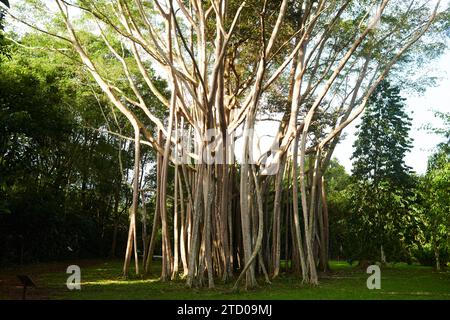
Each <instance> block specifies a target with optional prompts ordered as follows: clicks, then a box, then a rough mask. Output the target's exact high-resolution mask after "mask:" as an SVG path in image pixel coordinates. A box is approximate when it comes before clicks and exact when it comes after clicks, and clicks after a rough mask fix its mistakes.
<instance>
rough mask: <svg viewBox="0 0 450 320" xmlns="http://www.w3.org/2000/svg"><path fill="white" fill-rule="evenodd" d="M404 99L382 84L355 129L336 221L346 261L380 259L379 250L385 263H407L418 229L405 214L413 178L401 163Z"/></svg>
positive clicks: (406, 122) (406, 143)
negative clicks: (348, 180)
mask: <svg viewBox="0 0 450 320" xmlns="http://www.w3.org/2000/svg"><path fill="white" fill-rule="evenodd" d="M403 100H404V99H403V98H402V97H401V96H400V94H399V89H398V88H396V87H393V86H391V85H390V84H389V82H387V81H384V82H382V83H381V84H380V86H379V87H378V88H377V90H376V92H375V93H374V95H373V96H372V97H371V99H370V101H369V105H368V108H367V110H366V112H365V114H364V116H363V118H362V123H361V125H360V126H359V127H358V133H357V134H358V138H357V140H356V141H355V144H354V148H355V150H354V153H353V156H352V159H354V163H353V174H352V182H351V184H350V185H349V186H348V188H347V192H346V193H344V195H345V198H343V200H341V203H345V204H346V210H347V211H344V212H345V213H346V214H345V215H343V217H342V218H341V219H340V220H339V222H337V224H338V225H340V230H341V233H340V235H341V241H342V242H341V245H342V248H343V249H342V250H343V254H344V256H346V257H347V258H348V259H349V260H369V261H381V259H380V258H381V248H383V251H384V254H386V256H387V258H388V259H392V260H397V261H399V260H400V261H402V260H403V261H409V259H410V258H409V257H410V249H411V246H412V244H413V243H414V242H415V234H416V233H417V231H416V230H417V227H418V226H417V221H416V220H415V219H414V217H413V216H412V215H411V211H410V207H411V203H412V202H413V201H414V197H415V193H414V180H413V179H412V177H411V173H410V168H409V167H408V166H406V165H405V163H404V156H405V153H406V152H407V151H408V150H409V149H410V148H411V139H410V138H409V137H408V133H409V129H410V126H411V123H410V121H411V119H410V117H409V116H408V115H407V114H406V113H405V111H404V104H403ZM342 206H343V205H342V204H341V207H342ZM344 210H345V209H344Z"/></svg>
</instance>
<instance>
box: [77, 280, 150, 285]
mask: <svg viewBox="0 0 450 320" xmlns="http://www.w3.org/2000/svg"><path fill="white" fill-rule="evenodd" d="M153 282H158V279H145V280H126V279H123V280H105V279H103V280H97V281H86V282H81V285H82V286H83V285H88V286H89V285H96V286H105V285H112V284H118V285H135V284H146V283H153Z"/></svg>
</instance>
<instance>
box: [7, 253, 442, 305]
mask: <svg viewBox="0 0 450 320" xmlns="http://www.w3.org/2000/svg"><path fill="white" fill-rule="evenodd" d="M69 264H79V265H80V267H81V270H82V275H81V277H82V283H81V290H78V291H77V290H74V291H69V290H68V289H67V288H66V285H65V283H66V279H67V276H68V275H67V274H66V273H65V268H66V267H67V266H68V265H69ZM155 267H156V270H155V271H156V272H157V271H158V268H159V265H156V266H155ZM121 268H122V264H121V262H120V261H106V262H99V261H79V262H78V263H73V262H71V263H66V264H63V263H55V264H38V265H34V266H28V267H24V268H19V269H17V268H16V269H6V270H0V279H2V276H3V277H4V278H5V277H6V278H7V277H8V275H9V277H10V279H11V276H12V275H15V274H20V273H25V274H30V275H32V276H33V279H35V282H36V283H37V285H38V286H39V288H38V289H31V290H30V298H45V299H201V300H207V299H289V300H290V299H371V300H373V299H375V300H376V299H446V300H450V272H449V271H448V270H447V271H444V272H435V271H434V270H433V269H432V268H430V267H423V266H419V265H412V266H408V265H406V264H395V265H391V266H389V267H386V268H383V269H382V271H381V279H382V280H381V288H382V289H381V290H368V289H367V287H366V280H367V277H368V276H369V275H368V274H366V273H365V271H364V270H361V269H360V268H358V267H356V266H350V265H348V264H347V263H346V262H332V263H331V268H332V271H331V272H330V273H328V274H322V275H321V279H320V284H319V286H317V287H310V286H308V285H303V284H302V283H301V281H300V280H299V279H298V278H296V277H294V276H293V275H289V274H282V275H281V276H279V277H278V278H277V279H275V280H274V281H273V282H272V284H270V285H267V284H264V281H262V279H260V281H259V283H260V286H259V288H257V289H255V290H251V291H245V290H241V292H239V293H232V292H231V287H232V284H222V283H220V281H217V283H216V288H215V289H207V288H196V289H187V288H185V282H184V281H183V280H177V281H169V282H160V281H159V279H158V275H157V274H155V275H152V276H149V277H147V278H144V279H142V278H137V277H134V278H131V279H129V280H125V279H123V278H122V277H121ZM0 283H1V282H0ZM17 290H19V293H20V288H16V291H17ZM33 290H36V291H35V292H32V291H33ZM12 291H14V290H12ZM12 291H11V290H9V291H5V290H3V291H2V290H0V299H1V298H11V292H12ZM5 292H6V294H5ZM13 293H14V292H13ZM8 294H9V296H8ZM16 296H17V293H16ZM19 296H20V295H19Z"/></svg>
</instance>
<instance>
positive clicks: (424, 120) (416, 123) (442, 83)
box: [334, 50, 450, 174]
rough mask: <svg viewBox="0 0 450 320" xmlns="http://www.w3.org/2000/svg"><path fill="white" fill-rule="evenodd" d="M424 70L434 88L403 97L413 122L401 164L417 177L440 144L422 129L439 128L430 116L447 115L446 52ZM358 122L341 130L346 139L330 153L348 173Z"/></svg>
mask: <svg viewBox="0 0 450 320" xmlns="http://www.w3.org/2000/svg"><path fill="white" fill-rule="evenodd" d="M427 69H428V70H427V71H428V72H431V73H432V74H430V75H436V76H439V80H438V81H437V86H435V87H430V88H428V89H427V90H426V92H425V93H424V94H423V95H421V96H417V95H411V96H406V95H404V97H405V98H406V101H405V104H406V111H407V113H408V114H409V115H410V117H411V118H412V119H413V120H412V127H411V131H410V137H411V138H413V140H414V141H413V148H412V150H411V151H410V152H409V153H408V154H407V155H406V158H405V162H406V164H407V165H408V166H410V167H412V168H413V170H414V171H415V172H416V173H418V174H423V173H425V171H426V169H427V160H428V157H429V156H430V155H431V154H432V153H433V151H434V150H435V147H436V145H437V144H438V143H440V142H442V141H443V139H442V138H441V137H439V136H437V135H435V134H432V133H429V132H427V130H424V129H423V126H425V125H427V124H431V125H432V126H434V127H441V126H442V122H441V120H440V119H437V118H436V117H435V116H434V111H441V112H450V50H448V51H447V52H446V53H445V54H444V55H442V56H441V57H440V58H439V59H438V60H436V61H434V62H432V63H431V64H430V66H429V67H428V68H427ZM360 119H361V116H360V117H359V118H358V119H357V120H355V121H354V122H353V123H351V124H350V125H349V126H348V127H347V128H346V129H345V130H344V133H345V134H346V138H345V139H344V140H343V141H341V142H340V143H339V145H338V146H337V147H336V150H335V152H334V157H336V158H337V159H338V160H339V162H340V163H341V164H342V165H343V166H344V167H345V169H346V171H347V172H349V173H350V172H351V169H352V162H351V160H350V157H351V155H352V152H353V147H352V146H353V143H354V141H355V138H356V137H355V132H356V129H355V127H356V125H357V124H358V123H360Z"/></svg>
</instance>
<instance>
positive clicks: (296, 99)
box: [9, 0, 445, 288]
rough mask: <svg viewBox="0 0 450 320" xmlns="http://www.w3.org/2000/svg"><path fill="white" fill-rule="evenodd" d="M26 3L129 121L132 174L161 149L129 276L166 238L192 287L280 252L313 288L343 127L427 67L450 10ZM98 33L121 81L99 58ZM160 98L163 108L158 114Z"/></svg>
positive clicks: (222, 1) (169, 1) (248, 276)
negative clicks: (150, 208) (375, 97)
mask: <svg viewBox="0 0 450 320" xmlns="http://www.w3.org/2000/svg"><path fill="white" fill-rule="evenodd" d="M26 5H28V6H32V9H33V10H34V11H32V12H33V17H31V18H30V17H29V16H27V15H24V14H23V11H22V14H20V12H19V13H18V12H16V11H15V10H14V9H11V11H10V12H9V14H10V16H12V17H13V18H15V19H17V20H20V21H21V22H22V23H23V24H25V25H27V26H28V27H32V28H34V29H37V30H40V31H41V32H45V33H46V34H47V35H48V36H49V37H54V38H55V43H56V44H55V48H56V49H55V48H53V49H55V50H56V51H59V52H62V53H63V54H72V58H73V60H74V63H79V64H82V65H83V67H84V68H85V70H86V72H87V73H89V74H90V75H91V77H92V78H93V79H94V80H95V82H96V83H97V85H98V87H99V88H101V91H102V92H103V94H104V95H105V96H106V97H107V99H108V100H109V102H110V104H111V105H112V106H113V107H114V108H115V110H116V111H118V112H120V113H121V114H122V115H123V116H124V117H126V119H127V120H128V122H129V123H130V124H131V126H132V128H133V131H134V136H132V137H127V139H129V140H130V141H133V143H134V150H135V167H134V174H135V177H138V176H139V172H140V170H142V168H141V161H140V159H141V155H140V146H141V145H143V144H145V145H148V146H150V147H151V148H152V150H153V152H154V153H155V154H156V157H155V158H156V163H155V164H154V165H155V166H156V168H157V169H156V170H157V184H156V190H154V194H155V195H156V209H155V213H154V219H153V221H150V222H149V226H151V228H150V229H151V230H152V232H151V235H150V236H149V237H148V241H145V242H144V243H145V245H143V244H141V242H140V241H138V230H137V228H136V224H137V222H136V220H137V209H138V207H139V206H140V203H142V202H143V201H140V198H141V197H140V191H141V190H140V189H139V182H138V179H137V178H135V179H134V181H133V191H134V196H133V204H132V207H131V209H130V224H129V234H128V242H127V250H126V253H125V262H124V270H123V271H124V274H125V275H127V274H128V273H129V272H130V270H129V269H130V264H131V261H132V260H133V259H134V260H135V268H136V272H150V271H151V268H152V257H153V255H154V254H156V253H155V248H156V247H158V248H159V245H158V246H157V245H156V242H157V241H158V239H159V238H158V237H157V235H158V233H159V232H161V242H162V243H161V248H162V271H161V280H163V281H164V280H170V279H174V278H177V277H183V278H185V279H186V283H187V285H188V286H189V287H191V286H194V285H195V286H197V285H206V284H207V285H208V286H209V287H213V286H214V283H215V281H218V280H219V281H221V280H223V281H232V280H233V281H235V287H238V286H239V284H242V283H245V287H247V288H251V287H254V286H256V285H257V279H258V278H259V276H260V277H261V279H265V281H268V282H269V281H270V280H271V279H273V278H274V277H276V276H277V275H278V274H279V272H280V269H281V268H282V267H283V265H282V264H281V262H282V261H283V260H284V261H286V264H289V266H290V268H291V269H292V270H293V271H294V272H296V273H297V274H298V277H299V279H300V280H302V281H303V282H305V283H310V284H317V283H318V271H326V269H327V266H328V256H329V253H328V219H329V218H328V212H327V201H326V192H325V190H326V188H325V183H326V181H325V179H324V173H325V171H326V169H327V166H328V164H329V162H330V159H331V157H332V155H333V152H334V149H335V147H336V145H337V143H338V141H339V139H340V137H341V133H342V130H343V129H344V128H345V127H346V126H347V125H348V124H349V123H351V122H352V121H353V120H354V119H356V118H357V117H358V116H359V115H360V114H361V113H362V112H363V110H364V108H365V106H366V104H367V102H368V98H369V97H370V95H371V94H372V93H373V92H374V90H375V88H376V87H377V85H378V84H379V83H380V82H381V81H382V80H383V79H384V78H386V77H387V76H388V75H389V74H390V73H391V72H394V73H395V75H396V76H397V77H401V76H403V75H404V73H402V70H405V69H407V68H408V64H411V63H416V62H417V61H418V60H420V59H419V58H420V57H421V58H422V60H423V57H424V55H426V50H424V48H426V47H427V46H428V45H432V44H433V43H435V42H436V41H438V39H436V36H431V35H436V34H438V33H439V30H440V27H441V24H440V22H441V20H442V19H441V17H442V16H443V15H444V13H445V12H443V11H442V8H441V6H440V2H439V1H422V0H417V1H415V0H408V1H404V0H401V1H400V0H391V1H389V0H382V1H375V0H361V1H352V0H331V1H330V0H295V1H292V0H249V1H244V2H240V1H233V0H95V1H89V0H67V1H65V0H56V1H54V2H49V1H44V2H39V1H29V2H28V3H27V4H26ZM29 12H31V11H29ZM36 17H39V19H38V18H36ZM93 38H95V39H96V40H97V41H101V42H102V43H103V44H104V45H105V46H106V47H107V48H108V50H109V52H110V54H109V55H108V59H109V63H114V64H115V65H116V66H117V68H120V70H121V71H120V72H121V76H120V77H119V78H120V79H119V78H117V77H116V78H111V77H110V74H109V73H108V68H105V67H104V65H102V64H101V63H100V62H99V60H98V59H97V57H96V56H95V54H94V52H93V50H94V49H95V48H94V46H92V45H90V41H92V39H93ZM69 52H70V53H69ZM424 52H425V53H424ZM157 75H158V76H157ZM161 79H164V80H165V81H167V84H168V88H169V90H168V91H167V92H161V91H160V89H159V88H160V87H159V86H157V85H156V81H161ZM118 82H120V83H121V85H118V84H117V83H118ZM124 83H125V84H126V90H123V89H122V88H123V84H124ZM144 92H146V93H148V92H150V94H151V96H152V97H153V100H151V99H148V94H144ZM155 99H156V100H157V101H158V103H160V104H162V105H163V106H164V108H165V111H166V112H163V113H157V112H156V111H155V107H154V105H152V103H151V101H155ZM268 121H277V123H278V124H277V127H276V130H274V132H273V133H272V139H271V142H270V143H268V142H267V139H266V140H265V141H266V143H261V137H260V136H259V135H258V134H257V133H256V131H257V130H256V129H255V128H257V127H258V126H259V127H260V128H261V127H263V128H264V126H266V125H267V123H268ZM169 172H170V173H173V175H172V174H171V175H170V177H174V178H173V179H171V180H170V181H168V179H169V178H168V177H169V175H168V174H169ZM168 184H173V194H170V195H169V194H168ZM171 190H172V189H171ZM169 201H170V202H171V203H172V205H171V206H168V202H169ZM138 248H140V251H141V252H144V253H145V254H144V255H142V256H140V255H139V254H138ZM158 254H159V253H158ZM133 257H134V258H133ZM141 259H143V260H144V261H143V265H144V270H142V269H141V270H139V266H140V263H138V262H139V261H140V260H141Z"/></svg>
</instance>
